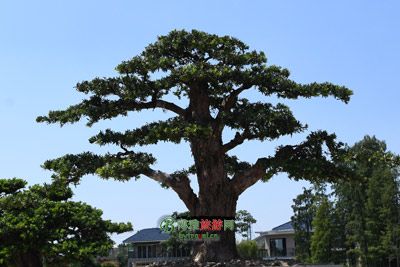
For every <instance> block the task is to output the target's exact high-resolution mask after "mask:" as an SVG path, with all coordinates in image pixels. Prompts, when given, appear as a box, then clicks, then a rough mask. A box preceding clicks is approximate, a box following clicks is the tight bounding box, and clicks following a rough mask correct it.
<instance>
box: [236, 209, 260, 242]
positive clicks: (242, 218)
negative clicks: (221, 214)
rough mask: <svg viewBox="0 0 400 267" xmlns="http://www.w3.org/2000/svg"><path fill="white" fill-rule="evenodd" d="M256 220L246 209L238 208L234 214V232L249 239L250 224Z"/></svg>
mask: <svg viewBox="0 0 400 267" xmlns="http://www.w3.org/2000/svg"><path fill="white" fill-rule="evenodd" d="M256 222H257V220H256V219H254V217H253V216H252V215H251V214H250V212H248V211H247V210H238V211H237V212H236V216H235V226H236V232H237V233H239V234H240V235H241V236H242V237H244V238H247V239H251V225H252V224H254V223H256Z"/></svg>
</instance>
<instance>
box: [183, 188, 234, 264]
mask: <svg viewBox="0 0 400 267" xmlns="http://www.w3.org/2000/svg"><path fill="white" fill-rule="evenodd" d="M209 189H210V191H208V192H209V193H207V195H203V196H201V200H200V201H199V203H200V204H199V206H198V208H197V210H195V211H191V214H192V215H193V216H196V217H200V218H202V217H218V218H228V217H229V218H231V219H234V217H235V213H236V203H237V197H236V196H235V195H234V194H232V192H229V191H231V190H230V187H229V186H227V187H225V190H224V189H223V188H222V187H217V188H209ZM222 191H224V192H222ZM219 236H220V239H219V240H218V241H204V242H201V243H196V244H195V246H194V249H193V260H194V261H196V262H205V261H226V260H230V259H234V258H237V257H238V254H237V251H236V239H235V231H230V230H228V231H222V232H219Z"/></svg>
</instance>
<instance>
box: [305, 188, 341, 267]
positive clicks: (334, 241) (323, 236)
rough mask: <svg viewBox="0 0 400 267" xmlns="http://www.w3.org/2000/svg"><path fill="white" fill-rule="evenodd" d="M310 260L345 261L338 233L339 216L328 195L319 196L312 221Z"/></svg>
mask: <svg viewBox="0 0 400 267" xmlns="http://www.w3.org/2000/svg"><path fill="white" fill-rule="evenodd" d="M312 225H313V229H314V232H313V234H312V236H311V260H312V262H313V263H345V255H344V253H343V251H344V249H343V247H342V245H343V243H342V239H341V235H340V230H341V228H340V226H341V225H340V218H338V214H337V212H336V210H335V207H334V203H333V202H331V201H330V200H329V198H328V196H326V195H325V196H321V197H320V199H319V203H318V208H317V211H316V214H315V218H314V219H313V222H312Z"/></svg>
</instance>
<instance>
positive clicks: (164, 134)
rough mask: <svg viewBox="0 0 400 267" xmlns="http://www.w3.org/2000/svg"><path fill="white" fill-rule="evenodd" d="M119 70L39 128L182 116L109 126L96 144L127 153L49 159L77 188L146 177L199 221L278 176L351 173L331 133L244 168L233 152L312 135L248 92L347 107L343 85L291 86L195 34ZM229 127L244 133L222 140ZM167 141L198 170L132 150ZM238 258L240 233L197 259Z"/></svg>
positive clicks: (271, 70) (241, 48)
mask: <svg viewBox="0 0 400 267" xmlns="http://www.w3.org/2000/svg"><path fill="white" fill-rule="evenodd" d="M116 69H117V71H118V73H119V75H118V76H116V77H113V78H95V79H93V80H92V81H84V82H80V83H78V84H77V86H76V89H77V90H78V91H79V92H82V93H84V94H87V95H88V98H87V99H85V100H83V101H82V102H81V103H78V104H76V105H72V106H70V107H68V108H66V109H65V110H59V111H50V112H49V114H48V115H47V116H42V117H38V118H37V121H38V122H47V123H60V124H61V125H64V124H66V123H74V122H77V121H79V120H80V119H81V118H82V117H86V118H87V119H88V122H87V125H88V126H91V125H93V124H95V123H96V122H98V121H101V120H105V119H112V118H114V117H117V116H127V115H128V113H131V112H137V111H142V110H148V109H163V110H166V111H168V112H170V113H171V114H172V115H173V116H172V117H171V118H169V119H167V120H164V121H156V122H152V123H148V124H146V125H144V126H142V127H140V128H137V129H133V130H128V131H125V132H116V131H113V130H111V129H107V130H105V131H101V132H100V133H99V134H98V135H96V136H94V137H92V138H91V139H90V142H91V143H96V144H99V145H106V144H115V145H117V146H119V147H120V148H121V152H118V153H107V154H105V155H97V154H94V153H91V152H84V153H82V154H78V155H71V154H68V155H65V156H63V157H60V158H58V159H54V160H49V161H47V162H45V163H44V168H46V169H51V170H54V171H55V172H56V173H57V174H58V175H59V176H60V177H65V178H66V179H68V180H69V181H71V182H75V183H78V182H79V180H80V179H81V177H82V176H84V175H86V174H98V175H99V176H101V177H102V178H105V179H108V178H114V179H116V180H129V179H131V178H138V177H140V176H141V175H144V176H147V177H149V178H151V179H153V180H155V181H157V182H159V183H160V184H161V185H163V186H167V187H170V188H172V190H174V191H175V192H176V193H177V194H178V196H179V198H180V199H181V200H182V201H183V202H184V203H185V205H186V207H187V208H188V210H189V211H190V213H191V215H194V216H220V217H232V218H233V217H234V216H235V212H236V202H237V200H238V198H239V195H240V194H242V193H243V192H244V191H245V190H246V189H247V188H249V187H250V186H252V185H253V184H255V183H256V182H258V181H268V180H269V179H270V178H271V177H272V176H273V175H274V174H276V173H279V172H286V173H288V175H289V177H290V178H292V179H307V180H311V181H313V180H321V179H326V180H332V179H335V178H337V177H342V176H343V175H344V174H343V170H342V168H339V167H340V166H338V165H339V164H338V163H337V161H338V159H339V158H340V156H339V153H338V151H340V148H341V144H340V143H339V144H338V143H336V142H335V136H334V135H333V134H328V133H327V132H325V131H317V132H311V133H310V134H309V135H308V137H307V138H306V140H305V141H304V142H302V143H300V144H298V145H284V146H279V147H278V148H277V149H276V152H275V154H273V155H270V156H265V157H261V158H259V159H258V160H257V161H256V162H254V163H249V162H243V161H240V160H239V159H238V158H237V157H236V156H235V155H233V154H232V149H234V148H235V147H237V146H239V145H241V144H243V143H244V142H245V141H250V140H259V141H271V140H275V139H278V138H279V137H281V136H285V135H293V134H296V133H300V132H303V131H305V130H306V129H307V126H306V125H304V124H301V123H300V122H299V121H298V120H296V118H295V117H294V116H293V114H292V112H291V111H290V109H289V107H288V106H286V105H284V104H283V103H278V104H276V105H274V104H271V103H266V102H263V101H259V102H251V101H250V100H249V99H247V98H245V97H243V96H241V94H242V93H243V92H245V91H250V90H252V91H254V92H258V93H260V94H261V95H263V97H261V96H260V97H259V99H260V100H264V98H266V97H269V96H277V97H278V98H281V99H282V98H283V99H297V98H300V97H305V98H310V97H317V96H322V97H328V96H333V97H334V98H336V99H338V100H341V101H343V102H345V103H347V102H348V101H349V99H350V95H351V94H352V92H351V91H350V90H349V89H347V88H345V87H343V86H336V85H333V84H331V83H328V82H325V83H310V84H299V83H296V82H294V81H293V80H291V79H289V71H288V70H287V69H283V68H280V67H277V66H273V65H271V66H267V65H266V57H265V55H264V53H263V52H257V51H251V50H249V47H248V46H247V45H246V44H244V43H243V42H241V41H240V40H238V39H236V38H232V37H229V36H222V37H220V36H217V35H213V34H207V33H204V32H200V31H196V30H193V31H191V32H187V31H172V32H171V33H169V34H168V35H166V36H160V37H158V40H157V41H156V42H155V43H153V44H150V45H149V46H147V47H146V48H145V50H144V51H143V52H142V53H141V54H140V55H138V56H135V57H133V58H132V59H130V60H128V61H125V62H122V63H121V64H120V65H118V66H117V68H116ZM167 96H168V100H167V98H166V97H167ZM174 97H176V100H177V101H175V100H174ZM227 130H228V131H229V130H233V131H234V132H235V135H234V138H232V140H230V141H228V142H223V138H222V135H223V132H224V131H227ZM159 141H167V142H173V143H180V142H181V141H186V142H188V143H189V144H190V148H191V152H192V156H193V160H194V165H193V166H192V167H188V169H185V170H179V171H176V172H173V173H165V172H163V171H161V170H156V169H154V168H153V167H152V165H153V164H154V163H155V161H156V159H155V158H154V156H153V155H151V154H149V153H144V152H137V151H136V152H135V151H134V150H133V149H134V148H135V147H136V148H137V147H138V146H144V145H150V144H156V143H157V142H159ZM325 152H326V153H325ZM266 154H267V153H266ZM190 173H193V174H195V175H196V177H197V182H198V185H199V192H198V194H195V193H194V192H193V190H192V188H191V186H190V181H189V174H190ZM236 255H237V254H236V244H235V234H234V233H231V232H225V233H223V234H222V236H221V239H220V241H219V242H212V243H203V244H201V245H199V246H198V247H197V248H196V253H195V258H196V259H198V260H202V259H210V260H219V259H230V258H232V257H235V256H236Z"/></svg>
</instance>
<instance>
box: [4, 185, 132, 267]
mask: <svg viewBox="0 0 400 267" xmlns="http://www.w3.org/2000/svg"><path fill="white" fill-rule="evenodd" d="M25 186H26V182H25V181H24V180H22V179H17V178H14V179H0V266H17V267H22V266H24V267H26V266H32V267H36V266H42V264H44V263H45V264H47V265H46V266H64V264H66V263H74V262H84V261H87V260H90V259H91V258H92V257H95V256H97V255H103V254H107V253H108V251H109V249H111V248H112V245H113V241H112V240H111V239H110V237H109V234H111V233H123V232H126V231H129V230H131V229H132V226H131V224H130V223H128V224H124V223H113V222H111V221H109V220H103V219H102V218H101V216H102V211H101V210H98V209H95V208H93V207H91V206H89V205H87V204H85V203H82V202H74V201H70V200H69V199H70V198H71V197H72V191H71V189H70V188H69V187H68V186H66V184H65V183H61V182H60V181H59V182H55V183H53V184H45V185H43V186H41V185H34V186H31V187H29V188H28V189H26V188H25Z"/></svg>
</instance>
